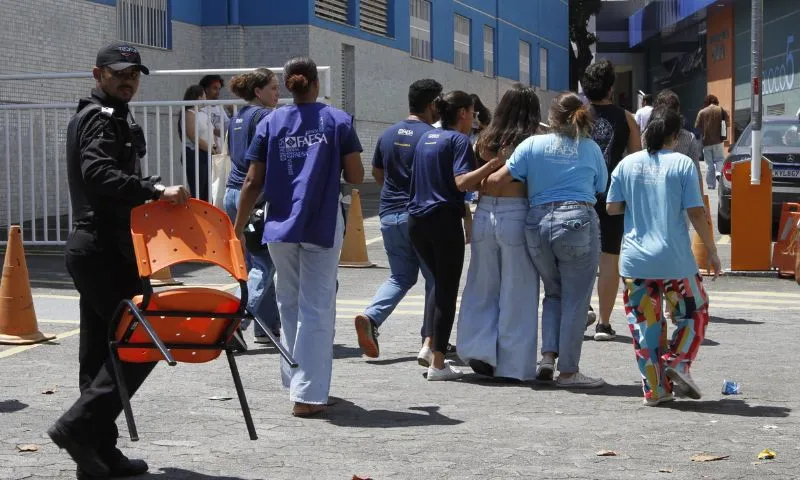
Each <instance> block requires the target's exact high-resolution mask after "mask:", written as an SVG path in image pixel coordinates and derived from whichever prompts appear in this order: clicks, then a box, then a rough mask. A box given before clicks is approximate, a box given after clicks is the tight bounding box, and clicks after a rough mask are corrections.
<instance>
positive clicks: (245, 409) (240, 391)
mask: <svg viewBox="0 0 800 480" xmlns="http://www.w3.org/2000/svg"><path fill="white" fill-rule="evenodd" d="M225 354H226V355H227V357H228V365H230V367H231V375H232V376H233V384H234V385H235V386H236V394H237V395H238V396H239V403H240V404H241V406H242V414H243V415H244V422H245V423H246V424H247V432H248V433H249V434H250V440H258V435H256V427H255V425H253V417H252V416H251V415H250V407H249V406H248V405H247V397H245V395H244V387H242V379H241V377H239V369H238V368H237V367H236V359H235V358H234V356H233V352H232V351H231V350H225Z"/></svg>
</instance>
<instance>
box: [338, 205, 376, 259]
mask: <svg viewBox="0 0 800 480" xmlns="http://www.w3.org/2000/svg"><path fill="white" fill-rule="evenodd" d="M351 196H352V198H353V200H352V203H351V204H350V210H349V211H348V212H347V229H346V230H347V231H346V232H345V235H344V244H342V254H341V255H340V256H339V266H340V267H360V268H368V267H374V266H375V264H374V263H372V262H370V261H369V256H368V255H367V239H366V237H365V236H364V215H363V214H362V213H361V196H360V194H359V193H358V190H353V191H352V193H351Z"/></svg>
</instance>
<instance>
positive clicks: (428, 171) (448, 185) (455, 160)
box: [408, 129, 475, 217]
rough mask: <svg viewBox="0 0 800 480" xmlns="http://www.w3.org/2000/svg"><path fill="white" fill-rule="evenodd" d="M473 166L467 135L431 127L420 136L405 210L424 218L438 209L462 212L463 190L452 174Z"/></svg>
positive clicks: (466, 170) (463, 171)
mask: <svg viewBox="0 0 800 480" xmlns="http://www.w3.org/2000/svg"><path fill="white" fill-rule="evenodd" d="M474 168H475V154H474V153H473V151H472V143H471V142H470V140H469V137H468V136H466V135H464V134H463V133H461V132H457V131H455V130H438V129H437V130H431V131H429V132H427V133H424V134H423V135H422V138H420V140H419V143H417V150H416V152H415V153H414V165H413V167H412V169H411V172H412V173H411V201H410V202H409V203H408V213H410V214H411V215H413V216H415V217H424V216H426V215H429V214H430V213H432V212H434V211H436V210H438V209H440V208H453V209H455V210H456V211H458V212H460V213H461V214H463V212H464V192H461V191H459V190H458V187H456V179H455V177H457V176H459V175H463V174H465V173H469V172H471V171H472V170H473V169H474Z"/></svg>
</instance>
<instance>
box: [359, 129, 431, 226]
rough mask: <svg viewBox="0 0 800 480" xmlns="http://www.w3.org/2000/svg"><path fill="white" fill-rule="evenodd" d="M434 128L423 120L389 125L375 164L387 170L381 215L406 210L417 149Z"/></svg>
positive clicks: (384, 133) (379, 145)
mask: <svg viewBox="0 0 800 480" xmlns="http://www.w3.org/2000/svg"><path fill="white" fill-rule="evenodd" d="M429 130H433V127H432V126H430V125H428V124H427V123H425V122H421V121H419V120H403V121H402V122H400V123H397V124H395V125H392V126H391V127H389V128H387V129H386V131H385V132H383V133H382V134H381V136H380V138H378V144H377V147H376V148H375V155H374V156H373V157H372V166H373V167H375V168H379V169H381V170H383V171H384V181H383V189H382V190H381V205H380V209H379V210H378V214H379V215H380V216H383V215H387V214H390V213H404V212H405V211H406V208H407V207H408V201H409V200H410V199H411V196H410V190H411V165H412V164H413V163H414V151H415V150H416V148H417V143H418V142H419V139H420V138H421V137H422V134H424V133H425V132H427V131H429Z"/></svg>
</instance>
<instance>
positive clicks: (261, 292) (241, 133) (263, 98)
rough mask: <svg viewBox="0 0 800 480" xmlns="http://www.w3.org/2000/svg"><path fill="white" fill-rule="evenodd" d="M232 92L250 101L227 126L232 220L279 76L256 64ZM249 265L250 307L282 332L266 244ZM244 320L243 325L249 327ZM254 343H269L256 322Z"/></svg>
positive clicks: (239, 78)
mask: <svg viewBox="0 0 800 480" xmlns="http://www.w3.org/2000/svg"><path fill="white" fill-rule="evenodd" d="M229 88H230V90H231V92H233V94H234V95H236V96H237V97H239V98H241V99H243V100H246V101H247V102H248V103H247V105H245V106H244V107H242V108H241V109H240V110H239V111H238V112H237V113H236V115H235V116H234V117H233V118H232V119H231V121H230V125H229V127H228V153H229V154H230V157H231V163H232V165H231V173H230V175H228V182H227V184H226V185H225V200H224V206H225V211H226V212H227V213H228V216H229V217H231V221H236V213H237V209H238V206H239V197H240V195H241V191H242V186H243V185H244V179H245V178H246V177H247V171H248V169H249V167H250V162H248V161H247V158H246V155H247V149H248V148H249V147H250V143H251V142H252V141H253V137H255V132H256V126H257V125H258V122H259V121H261V119H262V118H264V117H265V116H266V115H267V114H268V113H269V112H271V111H272V110H274V109H275V107H276V106H277V105H278V93H279V90H278V76H277V75H275V73H273V72H272V70H269V69H268V68H257V69H255V70H254V71H252V72H247V73H243V74H241V75H237V76H235V77H233V79H232V80H231V82H230V86H229ZM245 261H246V262H247V264H248V267H249V275H248V277H247V291H248V296H247V309H248V310H249V311H250V312H251V313H253V315H256V316H257V317H258V318H259V319H260V320H261V321H262V322H263V323H264V324H265V325H266V326H267V328H269V329H270V331H271V332H272V334H273V336H276V337H277V336H280V330H281V317H280V314H279V313H278V303H277V301H276V299H275V285H274V282H273V281H272V279H273V277H274V276H275V266H274V265H273V263H272V258H270V256H269V249H268V248H267V247H266V246H262V247H261V248H258V249H254V250H251V251H249V252H248V253H247V254H246V256H245ZM247 327H248V325H247V324H242V329H243V330H245V329H247ZM253 333H254V336H255V343H268V342H269V337H267V333H266V332H264V330H263V329H262V328H261V325H260V324H259V323H258V322H256V323H255V325H254V326H253Z"/></svg>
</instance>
